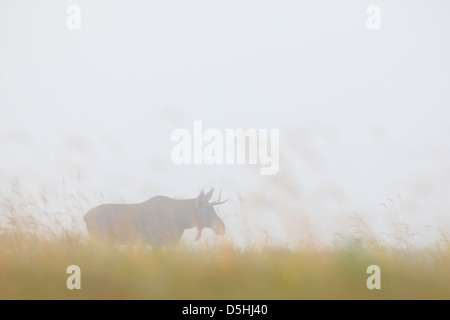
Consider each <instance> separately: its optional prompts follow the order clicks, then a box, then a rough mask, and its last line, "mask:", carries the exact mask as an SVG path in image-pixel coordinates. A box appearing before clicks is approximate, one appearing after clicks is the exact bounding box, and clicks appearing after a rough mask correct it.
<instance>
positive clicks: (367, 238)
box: [0, 195, 450, 299]
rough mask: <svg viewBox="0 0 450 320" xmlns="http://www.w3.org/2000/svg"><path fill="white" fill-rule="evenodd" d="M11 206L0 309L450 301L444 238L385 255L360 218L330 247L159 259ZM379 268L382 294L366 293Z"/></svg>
mask: <svg viewBox="0 0 450 320" xmlns="http://www.w3.org/2000/svg"><path fill="white" fill-rule="evenodd" d="M12 198H14V197H12ZM12 198H6V197H3V198H2V199H1V201H0V205H1V212H0V213H1V216H2V227H1V230H0V298H1V299H450V271H449V266H450V246H449V241H448V237H447V235H445V234H443V235H442V241H441V242H440V243H439V244H436V245H435V246H431V247H428V248H423V249H418V248H414V247H413V246H400V247H399V246H387V245H386V244H385V243H383V242H381V241H379V240H378V239H376V237H375V236H374V235H373V234H372V233H371V232H370V227H369V226H367V225H365V224H364V221H362V220H360V219H358V218H355V221H354V223H353V233H352V234H351V235H350V236H349V235H337V236H336V241H335V243H334V245H333V246H331V247H313V246H302V247H298V248H295V249H285V248H283V247H273V246H270V245H266V246H264V245H262V246H258V247H249V248H246V249H238V248H236V247H235V246H234V245H233V244H232V243H227V242H225V243H222V244H213V245H204V246H197V247H192V246H189V245H186V244H183V245H181V246H180V248H177V249H174V250H152V249H151V248H149V247H148V246H146V245H144V244H136V245H134V246H117V245H111V244H108V243H101V242H97V241H93V240H90V239H88V238H87V237H86V235H85V234H84V232H83V230H82V225H80V221H79V220H80V219H79V217H78V216H77V215H76V210H75V211H74V212H72V213H70V212H69V213H66V214H67V215H68V216H71V217H73V219H72V218H71V219H63V220H61V219H56V220H55V219H54V215H52V214H49V213H46V212H45V210H44V207H42V206H40V205H37V204H36V203H39V201H38V200H37V199H28V200H27V201H24V200H23V199H22V200H21V201H17V200H18V199H21V198H23V197H21V196H20V195H16V200H15V201H12V200H11V199H12ZM67 199H69V201H73V200H74V199H72V200H70V197H68V198H67ZM41 204H42V203H41ZM80 209H81V208H80ZM61 214H62V213H61ZM61 221H63V222H64V223H62V222H61ZM406 240H407V239H402V241H406ZM373 264H375V265H378V266H379V267H380V268H381V289H380V290H376V289H375V290H369V289H368V288H367V286H366V280H367V278H368V277H369V275H368V274H367V273H366V269H367V267H368V266H369V265H373ZM69 265H78V266H79V267H80V268H81V289H80V290H76V289H75V290H69V289H68V288H67V287H66V280H67V277H68V276H69V274H67V273H66V269H67V267H68V266H69Z"/></svg>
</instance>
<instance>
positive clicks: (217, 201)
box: [210, 189, 229, 206]
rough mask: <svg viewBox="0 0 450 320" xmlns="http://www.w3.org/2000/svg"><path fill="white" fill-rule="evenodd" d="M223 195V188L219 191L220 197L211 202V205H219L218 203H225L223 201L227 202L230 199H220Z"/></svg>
mask: <svg viewBox="0 0 450 320" xmlns="http://www.w3.org/2000/svg"><path fill="white" fill-rule="evenodd" d="M221 195H222V189H220V192H219V199H217V200H216V201H214V202H211V203H210V205H212V206H217V205H219V204H223V203H225V202H227V201H228V200H229V199H227V200H225V201H222V202H221V201H220V196H221Z"/></svg>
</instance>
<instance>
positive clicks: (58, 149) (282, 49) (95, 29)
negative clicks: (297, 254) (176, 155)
mask: <svg viewBox="0 0 450 320" xmlns="http://www.w3.org/2000/svg"><path fill="white" fill-rule="evenodd" d="M376 2H377V3H372V1H370V2H369V1H358V2H355V1H330V0H327V1H320V3H319V2H317V1H273V0H272V1H269V0H267V1H253V0H246V1H206V0H204V1H200V0H196V1H145V2H144V1H134V2H129V1H128V2H125V1H123V0H122V1H119V0H116V1H100V0H96V1H89V2H87V1H58V2H56V1H44V0H39V1H31V0H28V1H25V0H24V1H8V0H0V192H1V194H2V197H4V198H11V197H13V192H12V187H11V186H12V185H13V184H14V183H16V184H18V185H19V186H20V192H21V193H22V194H23V195H25V197H27V196H28V195H30V197H38V196H37V195H39V194H40V193H42V190H45V194H46V196H47V198H48V199H50V200H49V201H48V202H46V203H45V204H42V206H45V208H44V209H45V210H48V211H49V212H62V213H64V212H65V211H67V210H68V208H67V205H69V206H70V203H69V202H68V203H62V202H58V201H53V202H52V201H51V199H52V197H53V198H54V199H56V198H58V199H59V198H61V195H62V194H66V195H69V194H74V195H84V196H85V197H86V198H87V199H88V200H86V202H85V203H84V206H85V207H83V208H79V209H78V208H77V209H73V208H70V210H69V211H70V212H72V213H73V214H74V215H76V216H77V217H79V218H81V217H82V215H83V214H84V212H85V211H84V210H87V209H89V206H91V205H92V206H93V205H98V204H100V203H101V202H105V203H108V202H114V203H119V202H129V203H133V202H141V201H144V200H146V199H148V198H150V197H152V196H154V195H159V194H163V195H167V196H170V197H174V198H193V197H196V196H197V194H198V193H199V192H200V190H201V189H202V188H205V189H206V190H209V189H210V188H211V187H214V188H215V189H216V192H215V195H214V198H215V197H217V196H218V193H219V190H220V189H222V198H229V199H230V201H228V202H227V203H226V204H224V205H222V206H220V207H219V208H218V209H217V212H218V214H219V215H220V216H221V217H222V218H223V220H224V222H225V224H226V225H227V230H228V234H227V236H226V239H227V240H229V241H231V242H233V243H236V244H238V245H246V244H254V243H274V244H281V245H286V246H289V245H295V244H297V243H321V244H330V243H332V242H333V241H334V240H336V238H337V237H339V235H347V234H352V233H354V232H361V231H363V232H364V230H365V229H364V228H366V227H365V226H364V227H363V226H362V225H361V224H360V223H358V222H355V221H358V220H357V219H362V221H364V222H365V223H366V224H367V228H368V229H367V230H370V231H371V232H373V233H374V234H375V235H376V236H377V237H380V238H385V239H390V238H389V237H390V236H391V235H392V234H398V233H399V232H400V233H401V232H405V233H408V237H409V235H411V234H414V236H411V239H413V240H414V241H415V242H416V244H417V245H421V244H429V243H433V242H434V241H437V240H439V239H440V238H441V237H442V232H443V233H444V234H445V233H448V232H450V213H449V209H450V198H449V197H448V194H449V192H448V191H449V190H450V144H449V142H448V141H449V139H450V108H449V105H450V90H449V88H450V41H449V39H450V17H449V15H450V4H449V2H448V1H445V0H442V1H399V0H396V1H376ZM372 4H375V5H377V6H379V8H380V14H381V29H379V30H369V29H368V27H367V26H366V21H367V19H368V17H369V16H370V14H368V13H367V12H366V9H367V7H368V6H369V5H372ZM70 5H76V6H79V9H80V13H81V15H80V26H81V28H80V29H69V28H68V27H67V20H68V19H69V17H70V15H71V14H70V13H67V8H68V7H69V6H70ZM195 121H202V122H203V127H204V129H205V130H206V129H208V128H212V129H217V130H219V131H220V132H225V131H226V130H227V129H232V128H242V129H244V130H247V129H250V128H253V129H266V130H271V129H279V133H280V134H279V152H280V157H279V171H278V172H277V173H276V174H274V175H261V174H260V166H259V165H251V164H247V165H239V164H233V165H231V164H229V165H225V164H224V165H219V164H212V165H208V164H198V165H187V164H186V165H183V164H181V165H176V164H174V163H173V161H172V159H171V151H172V148H173V147H174V146H175V145H176V143H175V142H173V141H172V140H171V135H172V132H173V131H174V130H177V129H180V128H183V129H186V130H188V131H190V132H193V130H194V122H195ZM35 195H36V196H35ZM355 219H356V220H355ZM80 221H81V220H80ZM355 225H356V227H357V228H356V231H355ZM403 226H407V227H408V228H407V229H403ZM396 228H401V229H402V230H401V231H399V230H398V229H396ZM204 235H205V236H206V238H208V237H209V238H211V239H215V237H214V236H213V233H212V231H211V232H209V233H208V232H205V233H204ZM185 236H186V239H187V240H188V241H191V240H192V239H193V237H194V232H193V231H192V232H190V231H189V232H187V233H186V235H185Z"/></svg>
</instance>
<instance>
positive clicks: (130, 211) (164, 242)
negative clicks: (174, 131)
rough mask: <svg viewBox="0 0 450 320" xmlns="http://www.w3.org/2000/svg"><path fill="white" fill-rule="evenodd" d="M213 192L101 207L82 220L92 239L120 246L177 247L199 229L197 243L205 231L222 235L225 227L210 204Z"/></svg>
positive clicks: (218, 201)
mask: <svg viewBox="0 0 450 320" xmlns="http://www.w3.org/2000/svg"><path fill="white" fill-rule="evenodd" d="M213 191H214V189H211V190H210V191H209V192H208V193H207V194H205V193H204V192H203V191H202V192H201V193H200V194H199V195H198V197H197V198H195V199H186V200H176V199H172V198H168V197H165V196H156V197H153V198H151V199H150V200H147V201H145V202H142V203H137V204H102V205H100V206H98V207H95V208H93V209H91V210H89V211H88V212H87V213H86V215H85V216H84V218H83V220H84V221H85V223H86V227H87V230H88V233H89V236H90V237H93V238H99V239H102V240H108V241H113V242H118V243H132V242H136V241H144V242H146V243H147V244H149V245H151V246H152V247H167V246H175V245H176V244H178V242H179V241H180V239H181V236H182V235H183V232H184V230H185V229H189V228H194V227H196V228H197V235H196V237H195V240H198V239H200V237H201V234H202V230H203V229H204V228H212V229H213V231H214V232H215V233H216V234H218V235H222V234H224V233H225V231H226V229H225V224H224V223H223V221H222V219H220V218H219V216H218V215H217V214H216V212H215V210H214V206H216V205H219V204H222V203H225V202H226V201H222V202H221V201H220V195H219V199H218V200H217V201H215V202H209V200H210V199H211V196H212V194H213Z"/></svg>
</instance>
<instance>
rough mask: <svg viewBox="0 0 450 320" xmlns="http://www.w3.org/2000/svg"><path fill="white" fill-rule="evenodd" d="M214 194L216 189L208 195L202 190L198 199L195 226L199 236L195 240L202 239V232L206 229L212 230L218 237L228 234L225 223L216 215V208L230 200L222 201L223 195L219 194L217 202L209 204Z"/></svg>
mask: <svg viewBox="0 0 450 320" xmlns="http://www.w3.org/2000/svg"><path fill="white" fill-rule="evenodd" d="M213 192H214V188H213V189H211V190H210V191H209V192H208V193H206V194H205V192H204V191H203V190H202V191H201V192H200V194H199V195H198V197H197V198H196V205H197V210H196V212H197V215H196V219H195V223H194V226H195V227H197V236H196V237H195V240H198V239H200V237H201V235H202V230H203V229H204V228H211V229H213V231H214V232H215V233H216V234H218V235H223V234H225V232H226V228H225V224H224V223H223V221H222V219H220V218H219V216H218V215H217V214H216V211H215V210H214V206H217V205H219V204H223V203H225V202H227V201H228V200H225V201H220V195H221V193H219V198H218V199H217V200H216V201H214V202H209V200H210V199H211V197H212V194H213Z"/></svg>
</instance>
